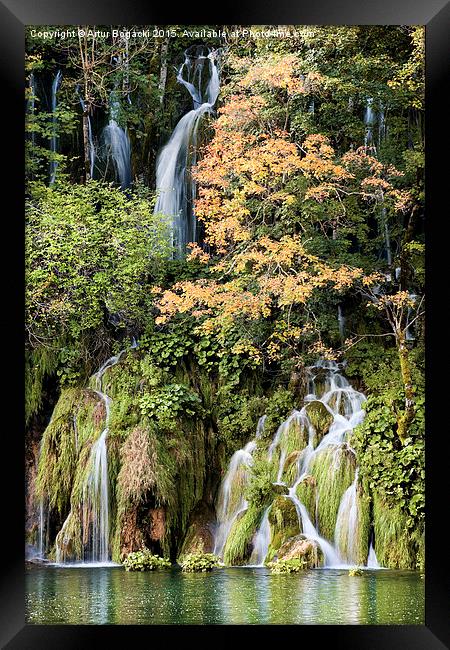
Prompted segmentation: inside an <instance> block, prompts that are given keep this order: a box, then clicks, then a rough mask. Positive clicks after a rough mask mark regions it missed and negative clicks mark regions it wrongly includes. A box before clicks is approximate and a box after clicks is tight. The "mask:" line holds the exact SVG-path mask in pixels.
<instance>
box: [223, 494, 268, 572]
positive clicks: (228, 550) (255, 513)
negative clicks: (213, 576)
mask: <svg viewBox="0 0 450 650" xmlns="http://www.w3.org/2000/svg"><path fill="white" fill-rule="evenodd" d="M262 515H263V510H262V509H261V508H256V507H252V506H250V507H249V508H248V509H247V510H246V511H245V512H243V513H242V514H241V515H239V516H238V517H237V518H236V520H235V522H234V524H233V526H232V527H231V531H230V534H229V535H228V539H227V542H226V544H225V548H224V552H223V561H224V564H228V565H236V564H245V562H247V561H248V560H249V558H250V555H251V552H252V539H253V536H254V534H255V533H256V531H257V530H258V527H259V525H260V523H261V519H262Z"/></svg>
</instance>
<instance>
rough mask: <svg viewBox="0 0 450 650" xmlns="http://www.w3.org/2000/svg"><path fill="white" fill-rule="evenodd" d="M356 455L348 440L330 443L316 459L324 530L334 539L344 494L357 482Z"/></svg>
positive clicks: (320, 520) (320, 519) (319, 514)
mask: <svg viewBox="0 0 450 650" xmlns="http://www.w3.org/2000/svg"><path fill="white" fill-rule="evenodd" d="M355 471H356V458H355V455H354V453H353V452H352V450H351V449H350V448H349V447H348V445H346V444H342V445H329V446H327V447H325V448H324V449H322V450H320V451H319V452H318V453H317V454H316V455H315V456H314V458H313V459H312V462H311V466H310V472H311V475H312V476H314V478H315V479H316V483H317V497H318V505H317V519H318V523H319V532H320V534H321V535H322V536H323V537H325V538H327V539H329V540H332V539H333V537H334V530H335V526H336V520H337V514H338V511H339V505H340V503H341V499H342V496H343V495H344V492H345V491H346V490H347V488H348V487H349V486H350V485H351V484H352V483H353V480H354V478H355Z"/></svg>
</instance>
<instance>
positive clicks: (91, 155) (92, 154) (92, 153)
mask: <svg viewBox="0 0 450 650" xmlns="http://www.w3.org/2000/svg"><path fill="white" fill-rule="evenodd" d="M76 93H77V95H78V99H79V100H80V104H81V109H82V111H83V113H85V111H86V103H85V101H84V99H83V98H82V96H81V95H80V91H79V86H77V87H76ZM87 122H88V139H89V162H90V167H89V174H90V177H91V178H94V162H95V146H94V139H93V136H92V123H91V116H90V115H88V116H87Z"/></svg>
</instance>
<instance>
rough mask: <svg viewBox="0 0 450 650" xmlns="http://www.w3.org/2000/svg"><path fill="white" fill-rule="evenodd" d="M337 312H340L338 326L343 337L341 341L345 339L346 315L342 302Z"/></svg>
mask: <svg viewBox="0 0 450 650" xmlns="http://www.w3.org/2000/svg"><path fill="white" fill-rule="evenodd" d="M337 312H338V317H337V319H338V326H339V336H340V337H341V341H343V340H344V335H345V317H344V314H343V313H342V305H341V303H339V304H338V307H337Z"/></svg>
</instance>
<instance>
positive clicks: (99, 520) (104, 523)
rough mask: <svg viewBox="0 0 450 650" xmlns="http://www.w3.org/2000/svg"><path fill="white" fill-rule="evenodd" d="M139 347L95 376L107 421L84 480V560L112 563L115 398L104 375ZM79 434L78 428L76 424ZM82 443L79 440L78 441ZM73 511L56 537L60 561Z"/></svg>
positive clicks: (117, 357) (108, 362)
mask: <svg viewBox="0 0 450 650" xmlns="http://www.w3.org/2000/svg"><path fill="white" fill-rule="evenodd" d="M135 347H137V343H136V341H135V340H133V343H132V345H131V346H130V347H129V348H124V349H123V350H121V351H120V352H119V353H118V354H116V355H114V356H112V357H110V358H109V359H107V360H106V361H105V362H104V363H103V364H102V366H101V367H100V368H99V370H98V371H97V372H96V373H95V374H94V375H93V376H92V378H91V382H92V383H93V388H94V390H95V392H96V393H97V395H98V396H99V398H100V400H101V401H102V402H103V404H104V406H105V424H104V428H103V431H102V432H101V434H100V436H99V437H98V439H97V440H96V441H95V443H94V444H93V445H92V448H91V452H90V455H89V459H88V464H87V468H88V470H87V473H86V477H85V480H84V483H83V497H82V503H81V518H82V538H83V540H87V544H86V545H85V551H84V562H85V563H90V564H92V563H95V564H98V563H100V564H104V563H109V562H110V548H109V532H110V531H109V528H110V527H109V486H108V483H109V478H108V448H107V437H108V431H109V419H110V411H111V398H110V397H109V395H107V394H106V393H105V392H104V391H103V375H104V374H105V372H106V371H107V370H108V368H112V367H113V366H115V365H116V364H117V363H118V362H119V361H120V358H121V357H122V355H123V354H124V353H125V352H126V351H128V350H130V349H134V348H135ZM75 435H76V436H77V430H76V427H75ZM77 444H78V442H77ZM72 514H73V513H72V510H71V511H70V513H69V515H68V517H67V518H66V520H65V522H64V524H63V525H62V527H61V530H60V531H59V533H58V535H57V536H56V543H55V548H56V563H57V564H63V563H65V553H64V548H65V546H66V544H67V543H68V541H69V540H68V538H67V535H66V534H65V533H66V529H67V528H68V526H69V522H70V519H71V517H72Z"/></svg>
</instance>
